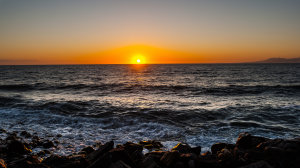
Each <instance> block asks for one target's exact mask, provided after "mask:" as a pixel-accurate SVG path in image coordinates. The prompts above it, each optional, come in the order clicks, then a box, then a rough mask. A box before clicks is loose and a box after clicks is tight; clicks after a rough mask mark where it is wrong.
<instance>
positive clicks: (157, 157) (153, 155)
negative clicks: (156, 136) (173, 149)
mask: <svg viewBox="0 0 300 168" xmlns="http://www.w3.org/2000/svg"><path fill="white" fill-rule="evenodd" d="M165 153H167V151H152V152H149V153H146V154H145V156H146V157H151V158H152V159H153V160H154V161H156V162H157V163H158V162H160V158H161V157H162V156H163V155H164V154H165Z"/></svg>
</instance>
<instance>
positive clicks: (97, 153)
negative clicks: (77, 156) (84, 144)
mask: <svg viewBox="0 0 300 168" xmlns="http://www.w3.org/2000/svg"><path fill="white" fill-rule="evenodd" d="M113 147H114V142H113V141H110V142H107V143H106V144H104V145H101V146H100V147H99V149H97V150H95V151H94V152H92V153H90V154H89V155H88V156H87V160H88V161H89V162H93V161H95V160H96V159H98V158H99V157H100V156H101V155H104V154H105V153H107V152H108V151H110V150H111V149H113Z"/></svg>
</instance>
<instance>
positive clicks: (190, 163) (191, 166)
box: [188, 160, 196, 168]
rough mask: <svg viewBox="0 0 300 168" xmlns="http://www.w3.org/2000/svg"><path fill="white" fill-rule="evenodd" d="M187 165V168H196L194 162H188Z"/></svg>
mask: <svg viewBox="0 0 300 168" xmlns="http://www.w3.org/2000/svg"><path fill="white" fill-rule="evenodd" d="M188 165H189V168H195V167H196V165H195V161H194V160H190V161H189V162H188Z"/></svg>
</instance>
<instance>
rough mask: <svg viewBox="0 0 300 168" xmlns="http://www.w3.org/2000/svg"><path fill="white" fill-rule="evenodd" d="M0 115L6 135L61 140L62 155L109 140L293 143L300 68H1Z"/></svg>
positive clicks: (299, 116) (299, 113)
mask: <svg viewBox="0 0 300 168" xmlns="http://www.w3.org/2000/svg"><path fill="white" fill-rule="evenodd" d="M0 116H1V117H0V127H2V128H4V129H7V130H9V131H20V130H24V129H25V130H28V131H29V132H31V133H34V132H38V134H39V135H42V136H44V137H48V138H51V137H53V136H55V135H56V134H62V135H63V137H62V138H61V141H62V143H61V145H60V148H61V149H62V150H61V153H62V154H68V153H69V152H72V151H77V150H79V149H80V148H82V147H83V146H85V145H91V144H93V143H94V142H95V141H102V142H106V141H108V140H111V139H114V140H115V141H116V142H117V143H123V142H125V141H135V142H136V141H139V140H147V139H157V140H160V141H162V142H163V144H164V145H165V146H166V147H167V148H170V147H171V146H173V145H174V144H176V143H177V142H178V141H181V142H187V143H189V144H191V145H200V146H202V147H209V146H210V145H211V144H213V143H215V142H234V141H235V140H236V137H237V136H238V134H239V133H240V132H244V131H247V132H250V133H252V134H254V135H262V136H266V137H270V138H278V137H284V138H291V137H298V136H300V129H299V128H300V64H224V65H222V64H216V65H201V64H200V65H139V66H137V65H74V66H0ZM69 144H71V145H73V146H68V145H69Z"/></svg>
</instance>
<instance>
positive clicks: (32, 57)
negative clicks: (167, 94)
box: [0, 0, 300, 64]
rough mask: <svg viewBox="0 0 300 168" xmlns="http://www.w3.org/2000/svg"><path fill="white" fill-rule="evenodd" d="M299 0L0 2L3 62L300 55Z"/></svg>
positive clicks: (187, 60) (181, 60)
mask: <svg viewBox="0 0 300 168" xmlns="http://www.w3.org/2000/svg"><path fill="white" fill-rule="evenodd" d="M299 9H300V1H299V0H147V1H146V0H101V1H100V0H99V1H96V0H82V1H79V0H0V64H86V63H94V64H101V63H131V62H132V58H134V57H136V56H137V55H142V56H143V57H144V58H145V63H222V62H224V63H229V62H248V61H257V60H262V59H266V58H270V57H284V58H292V57H298V56H300V18H299V16H300V10H299Z"/></svg>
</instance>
